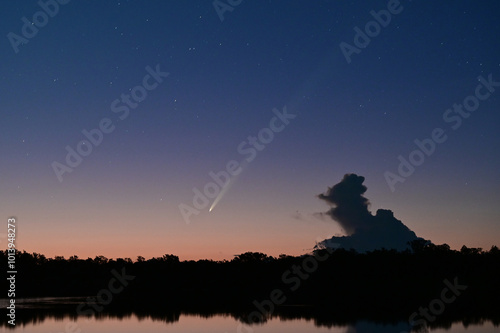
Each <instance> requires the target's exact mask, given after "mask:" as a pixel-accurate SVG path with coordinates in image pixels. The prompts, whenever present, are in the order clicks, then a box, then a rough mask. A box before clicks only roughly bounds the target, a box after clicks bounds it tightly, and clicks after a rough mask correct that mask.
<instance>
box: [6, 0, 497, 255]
mask: <svg viewBox="0 0 500 333" xmlns="http://www.w3.org/2000/svg"><path fill="white" fill-rule="evenodd" d="M66 2H67V3H66ZM231 3H233V5H235V6H230V5H228V1H227V0H221V1H219V2H216V4H218V9H216V8H214V5H213V3H212V1H189V2H186V1H147V2H146V1H144V2H142V1H132V0H131V1H126V0H119V1H117V0H115V1H97V0H93V1H77V0H73V1H67V0H64V1H63V0H59V2H55V0H42V1H41V3H37V2H36V1H22V2H20V1H16V2H14V1H9V2H5V3H2V5H1V15H2V20H0V27H1V31H2V34H3V36H4V37H2V38H3V41H2V42H1V43H0V54H1V57H2V58H1V59H2V66H1V68H2V70H1V72H0V74H1V80H0V96H1V98H0V114H1V116H2V117H1V119H2V121H1V122H0V130H1V131H0V152H1V157H2V158H1V159H0V212H1V216H2V217H1V218H2V219H3V220H4V222H5V223H4V225H5V227H4V229H5V230H0V232H2V233H3V234H1V236H3V238H2V239H1V241H2V244H1V246H2V247H4V246H5V245H4V244H5V243H6V242H5V232H6V228H7V226H6V223H7V218H8V217H10V216H15V217H17V219H18V229H17V246H18V248H20V249H25V250H26V251H29V252H33V251H35V252H39V253H43V254H45V255H47V256H54V255H64V256H66V257H69V256H70V255H73V254H76V255H78V256H80V257H84V258H86V257H88V256H90V257H94V256H96V255H101V254H102V255H105V256H107V257H131V258H135V257H136V256H138V255H142V256H144V257H152V256H161V255H163V254H165V253H173V254H176V255H178V256H179V257H180V259H181V260H187V259H200V258H211V259H223V258H226V259H231V258H232V256H233V255H235V254H239V253H242V252H245V251H260V252H265V253H267V254H269V255H275V256H276V255H278V254H280V253H287V254H291V255H298V254H302V253H304V252H306V251H309V250H310V249H311V248H312V247H313V246H314V244H315V242H316V241H319V240H322V239H324V238H327V237H331V236H332V235H342V234H343V231H342V229H341V228H340V226H339V225H338V224H337V223H335V222H334V221H331V220H328V219H320V218H318V217H317V214H315V213H318V212H324V211H326V210H327V209H328V208H329V207H328V206H327V205H326V204H325V202H323V201H321V200H320V199H318V198H317V195H318V194H320V193H324V192H325V191H327V190H328V187H331V186H333V185H334V184H336V183H338V182H339V181H340V180H341V179H342V177H343V176H344V174H346V173H356V174H358V175H362V176H364V177H365V179H366V180H365V182H364V185H366V186H367V188H368V190H367V192H366V193H365V196H366V197H367V198H368V199H369V200H370V202H371V206H370V209H371V211H372V212H374V211H376V210H377V209H379V208H385V209H391V210H392V211H393V212H394V215H395V217H396V218H398V219H399V220H401V221H402V222H403V223H404V224H405V225H407V226H408V227H409V228H410V229H412V230H413V231H415V233H416V234H417V235H418V236H420V237H423V238H426V239H431V240H432V241H433V242H435V243H438V244H441V243H447V244H449V245H450V246H451V247H452V248H455V249H459V248H460V247H461V246H462V245H464V244H465V245H467V246H469V247H483V248H485V249H489V248H490V247H491V246H492V245H494V244H496V245H500V242H499V241H498V240H499V239H500V224H499V223H500V208H499V205H498V202H499V201H500V194H499V191H498V190H499V187H500V172H499V170H500V158H499V150H500V149H499V148H500V131H499V130H498V128H499V126H498V124H499V122H500V113H499V107H500V83H498V82H500V46H499V44H498V36H499V32H500V22H499V21H498V13H499V12H500V3H498V2H497V1H480V2H478V1H472V0H470V1H461V2H459V3H457V2H452V1H439V2H435V1H409V0H406V1H401V2H400V3H399V4H398V2H397V1H389V2H388V1H345V2H344V1H342V2H340V1H315V2H311V1H305V0H304V1H290V2H289V1H242V2H241V3H239V1H236V0H234V1H231ZM44 4H46V5H44ZM42 7H45V12H48V14H45V12H44V11H43V10H44V9H43V8H42ZM217 11H219V13H218V12H217ZM372 11H373V12H372ZM24 18H25V19H24ZM221 18H222V19H223V20H221ZM377 20H378V21H379V23H377ZM365 29H368V31H366V30H365ZM360 31H361V32H360ZM23 41H24V43H22V42H23ZM167 73H168V74H167ZM463 104H465V105H464V106H462V105H463ZM454 105H455V106H454ZM95 129H97V130H95ZM84 133H87V136H90V137H91V138H90V139H89V138H88V137H87V136H86V135H85V134H84ZM433 136H434V141H430V140H432V138H433ZM82 140H86V142H83V143H82ZM415 140H420V141H418V142H422V143H421V144H420V145H421V147H422V148H420V151H419V150H418V149H419V147H418V146H417V144H416V143H415ZM92 141H93V142H94V144H93V143H92ZM68 149H69V150H68ZM68 151H71V152H72V153H70V156H69V157H68V161H67V160H66V159H67V155H68ZM78 151H80V152H82V153H79V152H78ZM422 151H423V152H422ZM76 154H79V157H78V156H76ZM82 155H86V156H82ZM80 159H81V160H80ZM402 161H403V162H402ZM412 163H413V164H415V166H412V165H411V164H412ZM400 164H402V166H400ZM228 168H229V169H230V171H231V172H233V173H234V174H236V173H238V175H235V176H233V177H232V180H231V182H230V186H229V187H227V188H225V189H224V191H223V193H222V194H220V196H219V198H218V199H219V200H218V201H217V204H216V206H215V207H214V208H213V210H212V211H210V212H209V208H210V206H211V205H212V203H213V202H214V200H215V196H216V195H217V194H219V193H220V188H219V186H218V185H217V184H216V183H213V184H212V185H207V184H209V183H210V182H213V179H212V177H211V176H210V175H209V173H210V172H213V173H215V174H219V175H222V174H223V173H225V172H227V170H228ZM398 168H399V169H400V170H399V171H398ZM409 168H411V169H409ZM412 169H414V170H412ZM221 177H222V176H221ZM222 178H224V177H222ZM222 178H221V179H222ZM402 180H404V182H403V181H402ZM223 181H224V180H222V182H223ZM206 185H207V187H206V189H208V192H209V193H208V194H209V197H208V198H207V200H206V201H208V204H207V203H206V202H205V201H204V200H203V199H200V198H199V196H198V199H197V200H196V202H195V204H196V205H198V207H199V208H196V207H195V206H194V203H193V198H194V196H195V192H196V190H195V191H193V188H196V189H198V190H200V191H201V192H203V191H204V188H205V186H206ZM210 191H212V192H210ZM214 191H215V192H214ZM214 193H215V194H214ZM180 207H181V208H180ZM187 207H189V208H187ZM181 211H183V212H184V216H188V218H185V217H183V214H182V213H181ZM186 212H188V213H186ZM187 220H189V223H186V221H187Z"/></svg>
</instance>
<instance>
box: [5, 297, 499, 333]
mask: <svg viewBox="0 0 500 333" xmlns="http://www.w3.org/2000/svg"><path fill="white" fill-rule="evenodd" d="M51 304H52V306H51V307H48V306H46V305H47V304H42V307H39V306H35V304H32V306H30V307H27V308H19V309H17V315H16V323H17V325H16V326H17V328H19V326H25V325H39V324H41V323H43V322H44V321H45V320H50V319H56V320H67V319H71V320H77V319H82V318H90V319H94V320H97V321H104V320H126V319H131V318H137V319H139V320H152V321H159V322H164V323H167V324H171V323H176V322H178V321H179V319H180V317H181V316H183V315H186V316H196V317H201V318H205V319H210V318H213V317H219V316H225V317H230V318H233V319H235V320H237V321H240V322H242V323H245V324H249V323H248V322H247V320H246V318H247V316H248V313H249V312H250V311H253V310H254V309H251V308H249V309H240V310H238V311H222V310H221V311H213V310H210V309H196V310H188V309H172V308H169V309H162V308H159V307H155V306H137V307H134V306H132V305H127V306H124V305H120V306H114V307H111V308H110V309H107V310H105V311H103V312H99V313H96V314H95V315H93V316H83V315H78V314H77V313H76V310H75V306H74V304H73V303H70V304H55V303H51ZM38 305H39V304H38ZM0 312H1V315H5V313H6V312H5V309H2V310H1V311H0ZM272 319H279V320H307V321H312V322H313V323H314V325H315V326H317V327H327V328H346V332H347V333H365V332H372V333H377V332H385V333H400V332H402V331H408V332H410V329H412V332H417V331H420V332H425V331H426V330H417V328H411V327H410V325H409V324H408V323H407V322H405V319H404V318H383V319H382V318H379V319H377V318H376V317H375V316H371V317H369V318H355V317H354V316H346V315H342V314H336V313H334V312H331V311H329V310H327V309H324V308H321V309H318V308H315V307H308V306H293V307H292V306H285V307H279V308H277V309H276V311H275V312H274V313H273V314H272V315H270V316H268V318H267V320H272ZM267 320H266V321H267ZM489 321H491V322H493V324H494V325H495V326H498V325H500V315H497V316H496V317H495V318H491V317H490V318H486V317H480V316H477V317H474V316H470V317H467V318H460V317H454V316H453V317H452V316H448V317H446V316H445V317H443V318H440V319H439V320H436V322H434V323H429V325H428V326H427V327H428V328H432V329H437V328H443V329H450V328H451V326H452V324H456V323H462V324H463V325H464V326H465V327H468V326H472V325H482V324H485V323H487V322H489ZM260 324H263V323H260ZM264 324H265V323H264ZM0 327H10V328H12V326H10V325H8V324H7V323H6V322H3V321H2V324H1V325H0Z"/></svg>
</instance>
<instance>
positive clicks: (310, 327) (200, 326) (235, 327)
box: [0, 299, 500, 333]
mask: <svg viewBox="0 0 500 333" xmlns="http://www.w3.org/2000/svg"><path fill="white" fill-rule="evenodd" d="M0 303H3V302H1V301H0ZM60 303H61V299H43V301H42V302H38V301H36V302H33V301H32V300H31V301H30V302H28V303H24V304H20V305H21V308H20V309H19V311H18V313H17V320H16V323H17V324H16V326H15V327H14V328H11V327H12V326H11V325H8V327H6V326H5V324H4V323H5V322H4V321H3V320H2V327H1V328H0V332H30V333H61V332H64V333H66V332H67V333H70V332H73V333H97V332H99V333H115V332H116V333H118V332H119V333H129V332H130V333H132V332H140V333H150V332H151V333H152V332H176V333H184V332H185V333H188V332H189V333H193V332H204V333H211V332H214V333H215V332H217V333H232V332H235V333H239V332H241V333H253V332H255V333H259V332H262V333H277V332H287V333H298V332H312V333H319V332H339V333H340V332H342V333H365V332H366V333H368V332H375V333H378V332H384V333H400V332H401V331H405V330H406V329H407V328H408V327H407V325H405V323H399V324H398V325H396V324H395V325H377V324H374V323H370V322H365V321H360V322H357V323H356V324H353V325H344V324H342V325H340V324H339V325H335V324H333V325H332V324H318V323H317V322H315V321H314V320H311V319H283V318H281V317H274V318H271V319H269V320H268V321H267V322H266V323H264V324H259V325H247V324H243V323H241V322H240V321H239V320H238V319H236V318H235V315H230V314H213V315H196V314H177V313H176V314H172V315H171V316H165V317H164V318H161V317H158V316H149V315H148V314H140V315H137V314H135V313H132V314H130V313H126V314H123V315H121V314H118V315H117V314H113V315H108V314H105V315H103V314H100V315H99V316H98V317H97V318H96V317H95V316H92V317H82V316H76V312H74V313H73V312H72V311H71V310H70V311H62V312H61V311H60V309H61V308H60V307H59V306H58V305H57V304H60ZM63 303H65V306H66V307H68V306H69V307H70V308H72V309H75V306H74V305H75V304H77V303H78V302H77V301H73V300H71V299H64V302H63ZM37 304H38V305H39V306H37ZM51 304H52V305H51ZM2 305H4V304H2ZM40 305H41V306H40ZM51 306H52V307H53V309H52V310H54V311H52V310H51ZM2 307H3V306H2ZM58 309H59V310H58ZM24 311H28V312H24ZM23 313H25V314H26V316H29V319H27V318H24V319H25V320H22V319H23V318H22V316H23ZM39 314H41V315H39ZM160 318H161V319H160ZM430 332H436V333H437V332H468V333H470V332H473V333H475V332H478V333H490V332H500V326H497V327H495V326H494V325H493V324H492V323H491V322H489V321H488V322H484V323H481V324H475V325H468V327H467V328H465V327H464V326H463V324H462V323H455V324H452V326H451V327H450V328H449V329H430Z"/></svg>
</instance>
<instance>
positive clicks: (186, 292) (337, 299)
mask: <svg viewBox="0 0 500 333" xmlns="http://www.w3.org/2000/svg"><path fill="white" fill-rule="evenodd" d="M16 256H17V258H16V266H17V267H18V274H17V277H16V278H17V280H16V298H22V297H57V296H75V297H76V296H87V297H91V298H92V297H93V298H94V299H95V296H96V295H97V294H98V293H99V291H100V290H102V289H105V288H107V287H108V284H109V281H110V280H111V279H112V278H113V276H114V275H113V273H112V271H113V270H115V272H116V271H118V272H126V274H128V275H130V276H134V279H133V280H131V281H130V282H129V283H128V285H127V286H126V287H125V288H123V290H122V291H121V292H120V293H117V294H116V295H114V298H113V301H112V302H111V303H110V304H107V305H106V311H112V310H113V309H114V308H117V307H120V308H123V307H126V308H130V309H134V308H136V307H138V306H140V307H141V308H142V309H144V308H149V307H151V308H155V309H156V308H162V309H167V308H169V309H182V310H190V311H193V310H199V311H206V310H207V309H210V310H211V311H232V312H234V311H237V312H238V311H241V312H242V313H246V311H251V310H252V309H255V302H257V303H261V302H264V301H266V300H269V299H271V298H270V297H271V296H270V295H272V294H271V292H273V290H280V291H281V292H282V297H281V299H282V300H283V298H284V299H285V301H284V302H282V303H280V304H275V305H274V307H275V309H276V311H278V310H279V311H281V312H282V311H283V309H287V308H288V307H290V306H296V305H307V306H310V307H313V308H315V309H320V310H321V312H322V313H324V312H327V313H330V314H335V316H336V317H342V318H344V319H345V320H350V319H353V320H354V319H357V318H364V319H368V320H369V319H373V320H375V321H376V320H380V319H381V318H386V319H389V318H392V319H395V318H399V319H403V320H406V319H407V318H408V316H409V314H411V313H412V312H414V311H417V310H418V309H419V307H421V306H427V305H428V304H429V302H430V301H431V300H433V299H436V298H439V296H440V294H441V291H442V289H443V287H444V285H443V280H445V279H447V280H449V281H453V279H455V278H457V279H458V281H459V283H460V284H461V285H466V286H467V290H465V291H463V293H462V294H461V295H460V297H457V299H456V301H454V302H453V303H451V304H447V305H446V311H444V313H443V314H442V315H440V319H439V320H451V318H452V317H453V318H455V317H454V316H458V317H456V318H464V317H466V318H471V320H477V318H489V319H493V320H494V321H496V323H497V324H498V323H499V321H498V317H499V313H500V311H499V310H500V305H499V303H498V299H500V286H499V284H498V281H499V277H500V250H499V249H498V247H496V246H493V247H492V248H491V249H490V250H488V251H483V250H482V249H481V248H468V247H466V246H463V247H462V248H461V250H460V251H457V250H452V249H450V247H449V246H448V245H447V244H443V245H434V244H432V243H429V242H423V241H415V242H413V243H412V244H411V250H407V251H403V252H397V251H395V250H385V249H382V250H376V251H372V252H367V253H357V252H356V251H354V250H345V249H337V250H335V251H332V250H328V249H316V250H315V251H314V252H313V253H310V254H306V255H303V256H289V255H284V254H283V255H280V256H278V257H273V256H268V255H266V254H264V253H260V252H246V253H242V254H239V255H236V256H235V257H234V259H232V260H230V261H229V260H222V261H214V260H197V261H194V260H188V261H180V260H179V258H178V257H177V256H175V255H172V254H165V255H163V256H162V257H153V258H150V259H146V258H144V257H141V256H138V257H137V258H136V259H135V260H132V259H130V258H118V259H108V258H106V257H104V256H96V257H95V258H93V259H92V258H87V259H80V258H78V257H77V256H71V257H70V258H68V259H66V258H64V257H61V256H56V257H54V258H47V257H45V256H44V255H43V254H39V253H28V252H26V251H18V252H17V253H16ZM319 258H321V260H319ZM314 261H315V262H316V263H315V264H314ZM0 265H2V266H3V267H6V265H7V252H6V251H0ZM3 283H4V285H5V286H4V290H7V289H8V288H7V283H6V281H5V280H4V282H3ZM243 317H244V316H242V318H243ZM354 317H356V318H354ZM456 318H455V319H456Z"/></svg>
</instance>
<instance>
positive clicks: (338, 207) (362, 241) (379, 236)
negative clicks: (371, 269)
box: [318, 174, 422, 252]
mask: <svg viewBox="0 0 500 333" xmlns="http://www.w3.org/2000/svg"><path fill="white" fill-rule="evenodd" d="M364 181H365V178H364V177H362V176H358V175H356V174H346V175H345V176H344V178H343V179H342V181H341V182H340V183H338V184H336V185H335V186H333V187H330V188H329V189H328V191H327V192H326V193H324V194H319V195H318V198H320V199H321V200H324V201H325V202H327V203H328V204H329V205H331V206H332V208H331V209H330V210H328V211H327V212H325V213H322V214H323V215H327V216H329V217H331V218H332V219H333V220H334V221H336V222H338V223H339V224H340V226H341V227H342V229H343V230H344V232H345V233H346V234H347V235H346V236H340V237H339V236H333V237H332V238H330V239H325V240H324V241H322V242H320V243H319V246H327V247H333V246H334V244H337V245H336V246H338V244H340V247H341V248H345V249H355V250H357V251H358V252H366V251H373V250H376V249H381V248H385V249H396V250H398V251H403V250H405V249H408V248H410V247H409V244H408V243H409V242H411V241H414V240H417V239H422V238H419V237H417V235H416V234H415V233H414V232H413V231H411V230H410V229H409V228H408V227H407V226H405V225H404V224H403V223H402V222H401V221H400V220H398V219H396V218H395V217H394V214H393V212H392V211H390V210H386V209H379V210H377V213H376V214H375V215H372V213H371V212H370V211H369V209H368V207H369V205H370V202H369V200H368V199H367V198H365V197H364V196H363V194H364V193H365V192H366V190H367V188H366V186H364V185H363V182H364Z"/></svg>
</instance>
